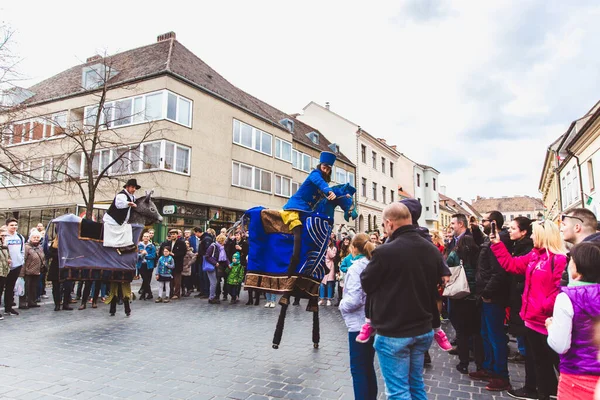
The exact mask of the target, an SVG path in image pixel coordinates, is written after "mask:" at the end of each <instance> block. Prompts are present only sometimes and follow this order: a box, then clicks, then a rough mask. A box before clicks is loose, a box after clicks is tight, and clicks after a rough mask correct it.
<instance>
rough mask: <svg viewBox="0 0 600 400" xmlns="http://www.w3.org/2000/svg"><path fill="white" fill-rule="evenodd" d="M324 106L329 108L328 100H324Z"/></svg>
mask: <svg viewBox="0 0 600 400" xmlns="http://www.w3.org/2000/svg"><path fill="white" fill-rule="evenodd" d="M325 108H326V109H328V110H329V102H328V101H326V102H325Z"/></svg>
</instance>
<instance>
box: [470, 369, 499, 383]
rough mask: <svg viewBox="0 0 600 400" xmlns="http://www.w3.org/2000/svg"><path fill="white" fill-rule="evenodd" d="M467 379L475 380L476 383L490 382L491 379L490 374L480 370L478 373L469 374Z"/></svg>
mask: <svg viewBox="0 0 600 400" xmlns="http://www.w3.org/2000/svg"><path fill="white" fill-rule="evenodd" d="M469 378H471V379H473V380H476V381H488V382H491V381H492V378H493V377H492V374H490V373H489V372H487V371H486V370H485V369H480V370H479V371H476V372H471V373H470V374H469Z"/></svg>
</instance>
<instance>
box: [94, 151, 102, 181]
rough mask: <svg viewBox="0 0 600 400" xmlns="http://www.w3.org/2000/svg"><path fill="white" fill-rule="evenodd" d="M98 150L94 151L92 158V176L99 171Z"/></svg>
mask: <svg viewBox="0 0 600 400" xmlns="http://www.w3.org/2000/svg"><path fill="white" fill-rule="evenodd" d="M99 168H100V152H99V151H98V152H96V153H95V154H94V159H93V160H92V171H93V174H94V176H98V174H99V173H100V169H99Z"/></svg>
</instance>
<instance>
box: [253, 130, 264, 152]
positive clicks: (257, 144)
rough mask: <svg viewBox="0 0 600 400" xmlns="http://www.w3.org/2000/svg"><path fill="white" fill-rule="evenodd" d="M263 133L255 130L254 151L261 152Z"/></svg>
mask: <svg viewBox="0 0 600 400" xmlns="http://www.w3.org/2000/svg"><path fill="white" fill-rule="evenodd" d="M261 133H262V132H261V131H259V130H258V129H254V150H258V151H260V145H261Z"/></svg>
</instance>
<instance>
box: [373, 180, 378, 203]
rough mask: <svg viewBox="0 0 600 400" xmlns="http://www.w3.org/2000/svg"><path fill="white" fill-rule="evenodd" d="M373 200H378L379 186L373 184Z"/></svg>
mask: <svg viewBox="0 0 600 400" xmlns="http://www.w3.org/2000/svg"><path fill="white" fill-rule="evenodd" d="M373 200H377V184H376V183H375V182H373Z"/></svg>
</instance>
